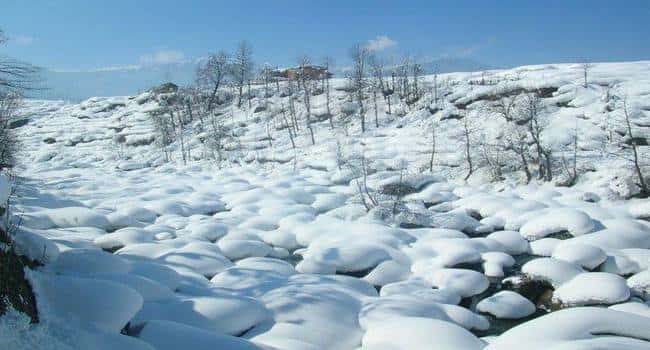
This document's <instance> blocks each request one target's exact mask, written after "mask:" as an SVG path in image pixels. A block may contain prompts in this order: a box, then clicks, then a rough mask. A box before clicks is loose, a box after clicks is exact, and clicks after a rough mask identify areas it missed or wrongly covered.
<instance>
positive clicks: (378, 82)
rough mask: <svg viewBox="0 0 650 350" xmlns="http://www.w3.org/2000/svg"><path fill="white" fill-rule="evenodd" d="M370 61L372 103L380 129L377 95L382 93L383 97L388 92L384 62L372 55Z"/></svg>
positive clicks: (376, 124)
mask: <svg viewBox="0 0 650 350" xmlns="http://www.w3.org/2000/svg"><path fill="white" fill-rule="evenodd" d="M368 61H369V62H368V63H369V65H370V72H371V74H372V83H371V88H372V101H373V104H374V108H375V127H376V128H379V117H378V114H379V112H378V110H379V107H378V105H377V94H378V93H381V94H382V95H383V94H384V91H386V87H385V85H384V62H383V61H382V59H381V58H379V57H377V56H376V55H370V56H369V59H368Z"/></svg>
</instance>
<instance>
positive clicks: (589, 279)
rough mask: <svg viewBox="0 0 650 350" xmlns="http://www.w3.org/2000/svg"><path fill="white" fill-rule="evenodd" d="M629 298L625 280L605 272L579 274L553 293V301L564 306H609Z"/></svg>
mask: <svg viewBox="0 0 650 350" xmlns="http://www.w3.org/2000/svg"><path fill="white" fill-rule="evenodd" d="M629 297H630V289H629V288H628V286H627V283H626V281H625V279H624V278H622V277H621V276H618V275H614V274H611V273H606V272H588V273H583V274H579V275H577V276H576V277H574V278H572V279H571V280H569V281H567V282H565V283H564V284H562V285H561V286H560V288H558V289H556V290H555V292H554V293H553V299H555V300H557V301H559V302H561V303H563V304H566V305H594V304H605V305H609V304H615V303H620V302H622V301H626V300H627V299H628V298H629Z"/></svg>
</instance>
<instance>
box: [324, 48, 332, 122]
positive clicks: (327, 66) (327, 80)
mask: <svg viewBox="0 0 650 350" xmlns="http://www.w3.org/2000/svg"><path fill="white" fill-rule="evenodd" d="M333 66H334V60H333V59H332V58H331V57H329V56H326V57H325V58H324V59H323V67H324V68H325V73H324V74H323V75H322V77H321V79H323V91H324V92H325V106H326V108H327V118H328V119H329V122H330V128H331V129H334V121H333V118H332V110H331V108H330V100H331V98H330V71H331V70H332V67H333Z"/></svg>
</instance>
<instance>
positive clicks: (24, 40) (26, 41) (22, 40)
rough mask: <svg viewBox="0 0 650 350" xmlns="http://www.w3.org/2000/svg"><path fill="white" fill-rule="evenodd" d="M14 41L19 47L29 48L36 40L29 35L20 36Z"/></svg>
mask: <svg viewBox="0 0 650 350" xmlns="http://www.w3.org/2000/svg"><path fill="white" fill-rule="evenodd" d="M13 41H14V42H15V43H16V44H18V45H23V46H27V45H30V44H31V43H33V42H34V38H32V37H31V36H28V35H19V36H17V37H15V38H14V40H13Z"/></svg>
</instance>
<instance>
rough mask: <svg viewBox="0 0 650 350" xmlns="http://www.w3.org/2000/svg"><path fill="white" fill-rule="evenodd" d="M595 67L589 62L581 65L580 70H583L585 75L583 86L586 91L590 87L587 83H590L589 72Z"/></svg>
mask: <svg viewBox="0 0 650 350" xmlns="http://www.w3.org/2000/svg"><path fill="white" fill-rule="evenodd" d="M593 66H594V65H593V63H590V62H588V61H586V60H584V61H583V62H582V63H581V64H580V69H581V70H582V75H583V83H582V86H583V87H584V88H585V89H586V88H587V86H588V85H587V83H588V81H587V75H588V74H589V71H590V70H591V68H593Z"/></svg>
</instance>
